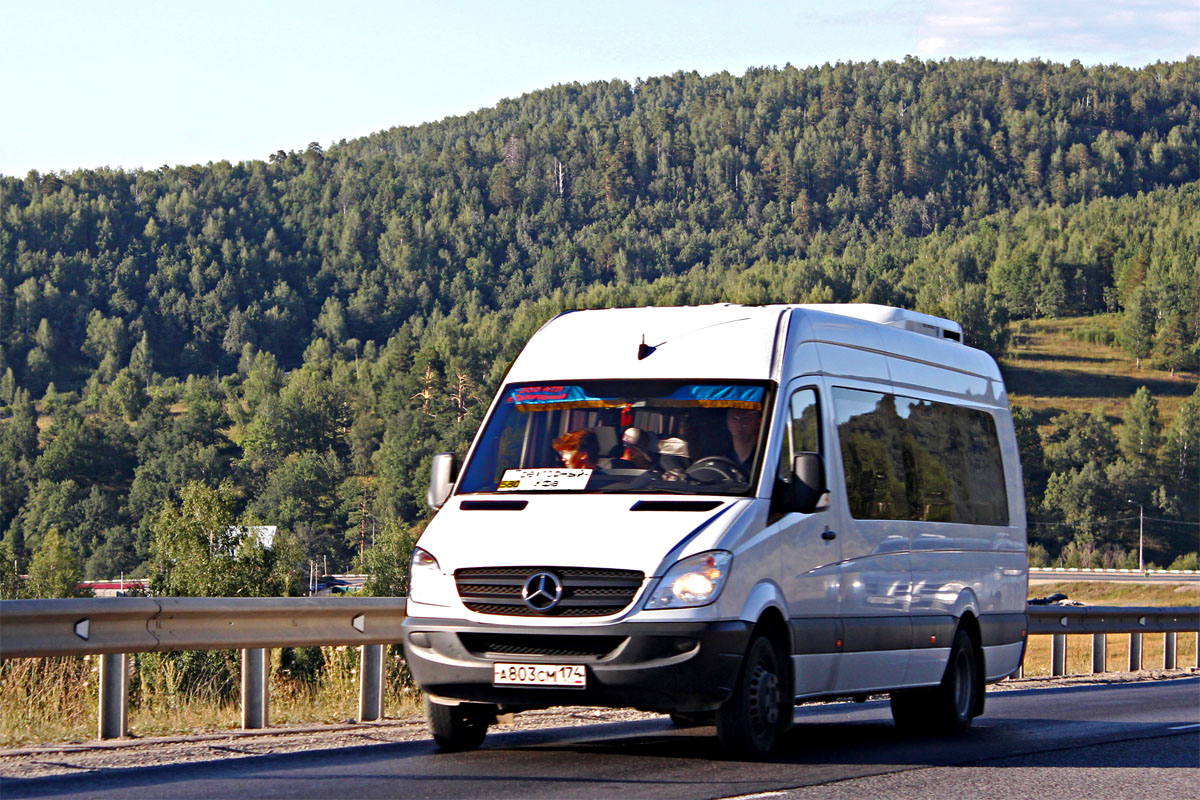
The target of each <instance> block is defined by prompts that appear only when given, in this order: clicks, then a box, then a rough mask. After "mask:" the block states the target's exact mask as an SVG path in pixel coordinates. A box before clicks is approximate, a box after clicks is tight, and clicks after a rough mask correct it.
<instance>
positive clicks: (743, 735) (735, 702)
mask: <svg viewBox="0 0 1200 800" xmlns="http://www.w3.org/2000/svg"><path fill="white" fill-rule="evenodd" d="M783 663H784V662H783V658H782V656H781V655H780V654H779V652H778V651H777V650H776V649H775V646H774V645H773V644H772V643H771V640H770V639H768V638H767V637H765V636H757V637H755V638H754V640H753V641H752V642H751V643H750V648H749V649H748V650H747V651H746V658H745V661H743V662H742V669H741V673H740V674H739V675H738V681H737V685H736V686H735V687H734V690H733V695H732V696H731V697H730V698H729V699H728V700H727V701H725V703H724V704H723V705H722V706H721V707H720V709H718V710H717V736H718V737H719V738H720V740H721V746H722V747H724V748H725V750H727V751H728V752H730V753H731V754H734V755H740V756H748V757H750V758H762V757H764V756H766V755H768V754H769V753H770V752H771V750H772V748H774V747H775V741H776V736H777V734H778V733H780V732H781V731H784V730H786V729H787V728H788V723H790V722H791V710H792V698H790V697H786V696H785V687H786V686H787V685H788V682H787V681H786V680H785V677H786V676H785V674H784V672H783Z"/></svg>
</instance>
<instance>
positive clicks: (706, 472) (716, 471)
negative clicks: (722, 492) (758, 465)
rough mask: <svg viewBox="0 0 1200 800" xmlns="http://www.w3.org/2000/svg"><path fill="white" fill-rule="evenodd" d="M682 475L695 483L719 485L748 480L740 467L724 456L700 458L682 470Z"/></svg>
mask: <svg viewBox="0 0 1200 800" xmlns="http://www.w3.org/2000/svg"><path fill="white" fill-rule="evenodd" d="M683 474H684V476H686V477H687V478H690V479H691V480H693V481H695V482H696V483H720V482H722V481H735V482H737V483H747V482H749V480H750V479H749V477H748V476H747V475H746V472H745V470H743V469H742V467H741V465H739V464H738V463H737V462H736V461H734V460H733V459H732V458H726V457H725V456H708V457H706V458H702V459H700V460H699V461H697V462H696V463H694V464H692V465H691V466H690V467H688V468H687V469H686V470H684V471H683Z"/></svg>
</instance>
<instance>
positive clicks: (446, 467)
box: [425, 453, 458, 511]
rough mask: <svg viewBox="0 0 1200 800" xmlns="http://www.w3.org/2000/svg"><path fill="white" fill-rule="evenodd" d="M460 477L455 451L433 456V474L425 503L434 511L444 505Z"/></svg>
mask: <svg viewBox="0 0 1200 800" xmlns="http://www.w3.org/2000/svg"><path fill="white" fill-rule="evenodd" d="M457 479H458V458H457V457H456V456H455V455H454V453H438V454H437V455H435V456H434V457H433V469H432V474H431V475H430V477H429V491H428V492H427V493H426V494H425V503H426V504H427V505H428V506H429V507H430V508H431V509H433V510H434V511H437V510H438V509H439V508H441V507H442V504H443V503H445V502H446V500H447V498H449V497H450V493H451V492H453V491H454V481H456V480H457Z"/></svg>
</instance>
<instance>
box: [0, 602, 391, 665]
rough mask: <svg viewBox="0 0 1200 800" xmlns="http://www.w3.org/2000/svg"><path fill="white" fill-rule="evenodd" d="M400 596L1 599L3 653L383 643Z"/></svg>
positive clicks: (24, 654) (12, 655)
mask: <svg viewBox="0 0 1200 800" xmlns="http://www.w3.org/2000/svg"><path fill="white" fill-rule="evenodd" d="M404 605H405V599H404V598H403V597H339V598H327V597H320V598H317V597H98V598H89V599H81V600H0V631H2V632H3V636H0V658H17V657H38V656H70V655H90V654H97V653H146V652H154V651H170V650H233V649H243V648H263V647H311V646H317V645H344V644H345V645H364V644H385V643H388V642H399V641H400V637H401V634H400V625H401V623H403V622H404Z"/></svg>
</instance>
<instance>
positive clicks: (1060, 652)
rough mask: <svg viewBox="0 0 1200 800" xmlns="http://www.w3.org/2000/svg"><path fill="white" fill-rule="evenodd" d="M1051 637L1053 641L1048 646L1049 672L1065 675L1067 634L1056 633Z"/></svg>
mask: <svg viewBox="0 0 1200 800" xmlns="http://www.w3.org/2000/svg"><path fill="white" fill-rule="evenodd" d="M1052 639H1053V640H1054V641H1053V643H1052V644H1051V646H1050V674H1051V675H1066V674H1067V635H1066V634H1065V633H1056V634H1054V636H1053V637H1052Z"/></svg>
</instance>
